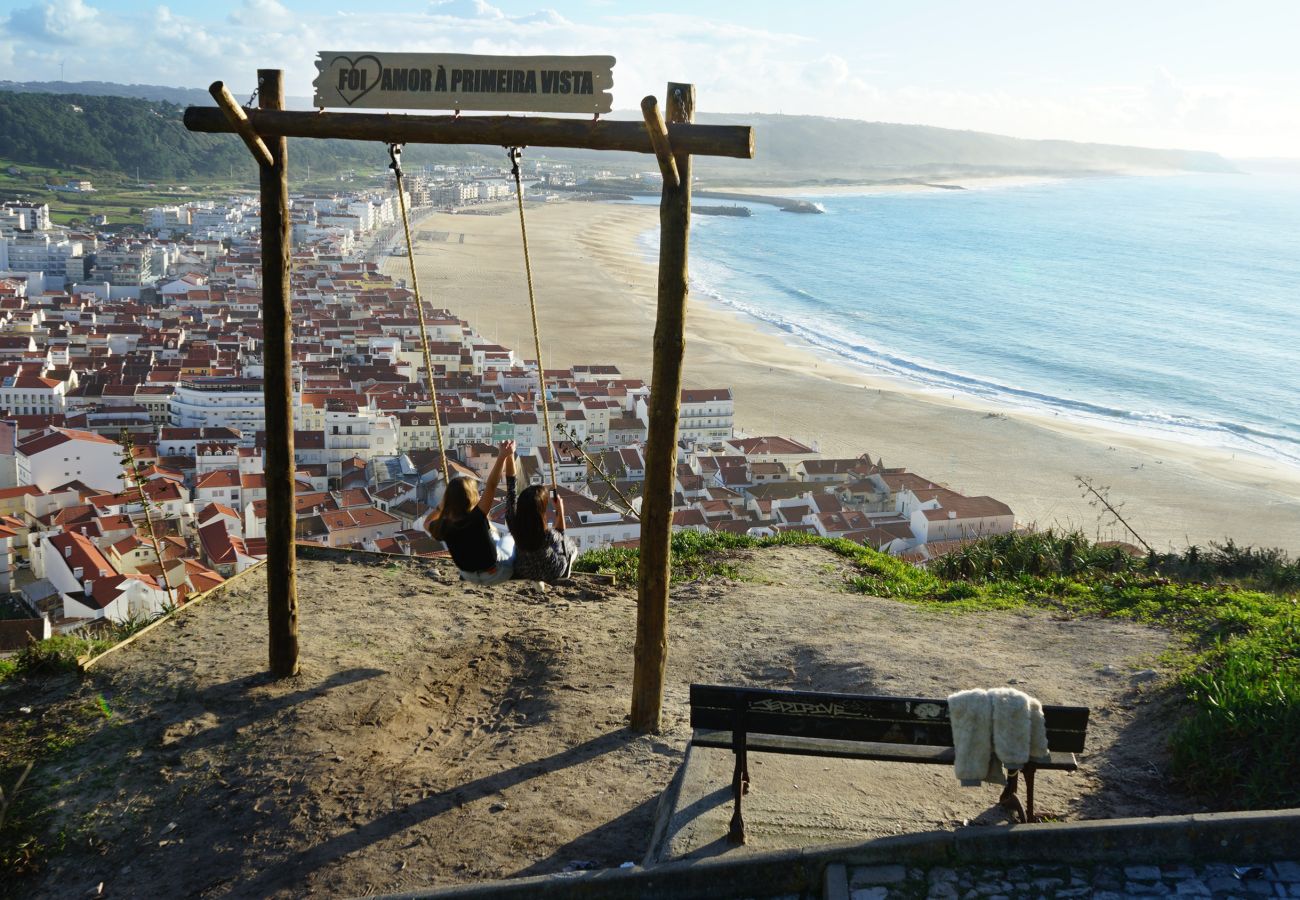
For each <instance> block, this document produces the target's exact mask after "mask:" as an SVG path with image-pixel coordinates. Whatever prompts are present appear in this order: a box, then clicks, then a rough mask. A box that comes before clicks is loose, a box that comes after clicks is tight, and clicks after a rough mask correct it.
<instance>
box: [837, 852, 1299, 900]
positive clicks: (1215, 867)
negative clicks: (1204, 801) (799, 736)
mask: <svg viewBox="0 0 1300 900" xmlns="http://www.w3.org/2000/svg"><path fill="white" fill-rule="evenodd" d="M847 882H848V883H847V888H848V890H847V897H848V898H849V900H893V898H930V900H1003V898H1005V900H1012V898H1035V900H1036V898H1039V897H1046V898H1066V897H1091V898H1094V900H1119V898H1124V897H1160V896H1174V895H1176V896H1182V897H1300V862H1296V861H1288V862H1267V863H1260V862H1241V863H1236V864H1232V863H1209V864H1205V865H1198V866H1184V865H1166V866H1157V865H1094V866H1071V865H1064V864H1061V865H1053V864H1050V863H1035V864H1022V865H1013V866H1007V867H996V866H993V867H990V866H979V867H963V868H944V867H935V868H932V869H929V870H925V869H919V868H913V867H908V866H902V865H884V866H849V867H848V869H847ZM828 888H831V886H830V885H828ZM836 896H837V892H836V891H834V890H833V889H828V890H827V892H826V894H825V898H826V900H831V898H834V897H836ZM838 896H840V897H843V896H845V894H844V893H843V892H842V891H841V892H839V893H838Z"/></svg>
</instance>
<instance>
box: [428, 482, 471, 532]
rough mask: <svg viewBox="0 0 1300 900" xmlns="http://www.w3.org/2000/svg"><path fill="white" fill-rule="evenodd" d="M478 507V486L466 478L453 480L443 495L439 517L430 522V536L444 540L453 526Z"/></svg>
mask: <svg viewBox="0 0 1300 900" xmlns="http://www.w3.org/2000/svg"><path fill="white" fill-rule="evenodd" d="M477 505H478V485H476V484H475V483H474V482H473V480H471V479H469V478H465V477H463V476H462V477H460V478H453V479H452V480H451V483H450V484H448V485H447V490H445V491H444V492H443V494H442V507H441V508H440V509H439V510H438V515H437V516H436V517H435V518H433V519H431V520H430V522H429V536H430V537H432V538H435V539H436V540H442V536H443V535H444V534H446V533H447V529H449V528H450V527H451V526H452V525H455V524H456V523H457V522H459V521H460V520H461V519H463V518H465V516H466V515H467V514H468V513H469V511H470V510H471V509H473V508H474V507H475V506H477Z"/></svg>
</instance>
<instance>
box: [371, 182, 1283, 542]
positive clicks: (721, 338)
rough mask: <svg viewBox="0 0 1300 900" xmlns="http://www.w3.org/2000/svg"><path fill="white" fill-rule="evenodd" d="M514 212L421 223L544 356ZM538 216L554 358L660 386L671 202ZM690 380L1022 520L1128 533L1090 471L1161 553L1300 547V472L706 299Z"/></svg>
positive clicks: (450, 284)
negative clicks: (1013, 393) (1071, 417)
mask: <svg viewBox="0 0 1300 900" xmlns="http://www.w3.org/2000/svg"><path fill="white" fill-rule="evenodd" d="M501 209H502V213H501V214H498V215H463V214H462V215H448V214H436V215H433V216H429V217H427V218H426V219H425V220H424V222H423V223H422V224H421V225H420V226H419V229H418V230H419V231H425V232H436V233H439V234H440V235H441V234H444V233H445V234H446V235H447V236H448V237H447V238H445V239H440V240H435V241H424V242H421V243H420V245H419V247H418V250H417V257H416V259H417V264H418V266H419V271H420V273H421V274H420V278H421V287H422V290H423V292H424V294H425V296H426V297H428V298H429V299H430V300H431V301H432V302H434V303H437V304H439V305H446V306H449V307H450V308H451V309H452V310H453V311H455V312H456V313H458V314H459V315H461V316H464V317H466V318H468V319H469V320H470V321H471V322H472V323H473V324H474V325H475V326H476V327H477V328H479V329H480V330H481V331H482V333H484V334H485V335H487V336H488V337H490V338H492V339H495V340H498V341H500V342H502V343H504V344H506V345H508V346H511V347H514V348H516V349H517V350H519V351H520V352H521V353H522V354H523V355H525V356H527V357H531V356H532V352H531V350H530V349H528V350H526V349H525V348H531V347H532V332H531V330H530V327H529V321H528V303H527V292H526V288H525V285H524V278H523V262H522V256H521V253H520V249H519V233H518V220H517V218H515V216H514V215H513V214H512V210H513V208H512V207H509V206H504V205H503V206H502V207H501ZM528 218H529V243H530V248H531V250H532V253H533V260H534V277H535V282H536V287H537V294H538V298H539V303H540V309H541V312H540V320H541V329H542V340H543V353H544V355H545V362H546V365H547V366H552V367H553V366H568V365H572V364H574V363H613V364H615V365H618V366H619V367H620V368H621V369H622V370H623V371H624V372H625V373H627V374H628V375H629V376H635V377H641V378H645V379H647V380H648V378H649V373H650V353H651V340H652V335H653V330H654V311H653V298H654V295H655V271H654V269H653V267H652V266H651V265H649V264H647V263H646V262H645V260H644V258H643V255H642V253H641V251H640V250H639V247H638V245H637V235H639V234H641V233H643V232H644V231H646V230H648V229H653V228H654V227H656V225H657V210H655V209H654V208H651V207H633V206H626V205H622V206H620V205H610V204H592V203H581V202H567V203H556V204H551V205H540V204H539V205H535V206H530V207H529V210H528ZM461 235H463V236H464V237H463V240H462V238H461ZM774 264H776V263H775V261H774ZM405 266H406V261H405V260H402V259H392V260H390V262H389V266H388V270H389V271H390V272H392V273H393V274H394V275H396V276H398V277H402V276H403V275H404V274H405ZM685 380H686V384H687V385H688V386H691V387H714V386H731V387H732V388H733V390H734V391H735V396H736V421H737V425H738V427H740V428H742V429H744V430H745V431H747V432H749V433H751V434H764V433H779V434H787V435H790V436H793V437H796V438H799V439H802V440H805V441H807V442H810V443H811V442H813V441H816V442H818V443H819V445H820V447H821V449H822V450H823V451H824V452H826V453H831V454H855V455H856V454H859V453H862V452H864V451H866V452H870V453H871V454H873V456H883V457H884V460H885V462H886V463H887V464H890V465H902V466H906V467H908V468H909V469H911V470H912V471H915V472H919V473H921V474H923V475H925V476H927V477H929V478H931V479H934V480H936V481H938V482H942V483H945V484H948V485H950V486H951V487H953V488H954V489H956V490H959V491H962V492H963V493H966V494H970V495H982V494H987V495H990V496H993V497H997V498H998V499H1000V500H1003V501H1005V502H1006V503H1008V504H1009V505H1010V506H1011V507H1012V509H1013V510H1015V512H1016V516H1017V519H1018V520H1019V521H1020V522H1022V523H1026V524H1030V523H1033V524H1037V525H1039V526H1042V527H1046V526H1049V525H1059V526H1065V527H1078V528H1081V529H1083V530H1084V531H1085V532H1086V533H1088V534H1090V535H1092V534H1097V533H1098V532H1099V530H1100V532H1101V533H1102V534H1104V535H1105V536H1114V537H1124V535H1123V533H1122V532H1120V531H1119V530H1118V529H1116V528H1113V527H1110V526H1108V525H1107V526H1105V527H1103V526H1102V523H1101V522H1100V521H1099V511H1098V510H1096V509H1094V508H1092V507H1090V506H1089V505H1088V503H1087V502H1086V501H1085V500H1084V499H1083V498H1082V497H1081V495H1080V494H1081V492H1080V490H1079V489H1078V487H1077V485H1076V483H1075V480H1074V476H1075V475H1083V476H1087V477H1088V478H1091V479H1092V480H1094V481H1095V482H1097V483H1098V484H1101V485H1109V486H1110V488H1111V494H1110V495H1111V497H1112V499H1113V500H1115V501H1118V502H1122V503H1124V504H1125V505H1124V507H1123V513H1124V515H1125V517H1126V518H1128V519H1129V520H1130V522H1131V523H1132V524H1133V526H1134V527H1135V528H1136V529H1137V530H1138V531H1139V532H1140V533H1141V534H1142V535H1143V536H1144V537H1145V538H1146V539H1147V540H1148V541H1150V542H1151V543H1153V544H1155V545H1156V546H1157V547H1159V548H1165V547H1167V546H1170V545H1173V546H1176V547H1183V546H1185V545H1186V544H1187V543H1189V542H1190V543H1195V544H1201V545H1204V544H1206V543H1207V542H1210V541H1222V540H1223V539H1224V538H1225V537H1228V536H1231V537H1232V538H1233V539H1234V540H1236V541H1237V542H1238V543H1239V544H1254V545H1263V546H1281V547H1284V548H1287V549H1289V550H1291V551H1293V552H1297V551H1300V471H1298V470H1295V469H1290V468H1287V467H1284V466H1281V465H1278V464H1275V463H1272V462H1269V461H1267V460H1262V459H1256V458H1246V457H1245V456H1244V455H1236V456H1235V457H1234V455H1233V454H1231V453H1228V452H1221V451H1217V450H1211V449H1205V448H1198V447H1193V446H1189V445H1184V444H1176V443H1173V442H1162V441H1156V440H1149V439H1145V438H1138V437H1134V436H1132V435H1126V434H1122V433H1119V432H1110V431H1101V430H1092V429H1089V428H1086V427H1083V426H1078V425H1075V424H1073V423H1070V422H1068V421H1064V420H1062V419H1060V418H1058V417H1046V418H1045V417H1036V416H1033V415H1029V414H1022V413H1015V412H1008V411H1006V410H1002V409H998V408H994V407H991V406H983V405H980V404H978V403H975V402H970V403H964V402H961V401H960V400H958V399H956V398H950V397H946V396H935V395H933V394H924V395H923V394H920V393H917V392H914V391H909V390H907V389H906V386H904V385H902V384H900V383H899V382H897V381H893V380H887V379H882V378H874V377H871V376H869V375H868V374H866V373H862V372H856V371H851V370H849V369H847V368H843V367H839V366H836V365H833V364H828V363H827V362H826V361H825V360H824V359H820V358H818V357H817V356H815V355H814V354H813V353H812V352H811V350H810V349H806V348H800V347H796V346H791V345H790V344H788V343H787V342H786V341H785V340H784V339H782V338H781V337H779V336H777V335H775V334H773V333H769V332H767V331H764V330H761V329H760V328H759V327H758V326H757V324H756V323H754V322H752V321H750V320H745V319H742V318H741V317H739V316H737V315H735V314H733V313H732V312H731V311H729V310H726V309H723V308H721V307H718V306H714V305H710V304H708V303H705V302H699V301H696V302H693V303H692V304H691V307H690V311H689V316H688V333H687V351H686V370H685ZM991 413H997V414H998V415H996V416H993V415H991Z"/></svg>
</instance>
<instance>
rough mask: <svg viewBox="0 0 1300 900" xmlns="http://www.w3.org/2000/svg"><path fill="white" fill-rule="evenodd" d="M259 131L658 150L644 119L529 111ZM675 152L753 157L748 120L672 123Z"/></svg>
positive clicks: (207, 118) (263, 113) (191, 118)
mask: <svg viewBox="0 0 1300 900" xmlns="http://www.w3.org/2000/svg"><path fill="white" fill-rule="evenodd" d="M248 121H249V123H250V124H251V126H252V130H253V132H254V133H255V134H257V135H259V136H261V137H263V138H267V137H295V138H342V139H345V140H356V141H384V142H386V143H387V142H396V143H399V144H482V145H486V146H496V147H570V148H576V149H584V150H626V151H628V152H631V153H654V152H655V147H654V144H653V143H652V142H651V140H650V135H649V134H648V133H647V132H646V126H645V123H644V122H638V121H635V120H633V121H626V122H616V121H607V120H603V119H601V120H596V121H591V120H584V119H555V118H545V117H536V118H533V117H523V116H404V115H393V114H389V113H349V112H295V111H288V110H285V111H271V110H248ZM185 127H186V128H188V129H189V130H190V131H202V132H207V133H210V134H223V133H225V134H228V133H232V132H234V131H235V130H236V129H235V127H234V126H233V125H232V124H231V122H230V121H229V120H228V119H227V118H226V116H225V114H223V113H222V111H221V110H220V109H218V108H216V107H215V106H191V107H188V108H187V109H186V110H185ZM668 142H669V143H670V144H671V145H672V150H673V153H674V154H689V155H692V156H727V157H731V158H733V159H753V158H754V129H753V128H751V127H750V126H748V125H696V124H694V123H691V122H673V123H669V125H668Z"/></svg>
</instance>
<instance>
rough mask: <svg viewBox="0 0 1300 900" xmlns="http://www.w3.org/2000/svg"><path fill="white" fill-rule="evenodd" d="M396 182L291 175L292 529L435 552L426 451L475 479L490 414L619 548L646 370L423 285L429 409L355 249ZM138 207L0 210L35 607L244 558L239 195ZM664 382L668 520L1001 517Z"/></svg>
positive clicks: (91, 611)
mask: <svg viewBox="0 0 1300 900" xmlns="http://www.w3.org/2000/svg"><path fill="white" fill-rule="evenodd" d="M560 175H561V176H562V180H563V177H568V176H566V175H564V173H560ZM411 185H412V186H411V191H412V200H413V201H420V202H426V203H433V202H439V203H441V202H448V203H466V202H471V200H473V201H474V202H478V201H479V200H484V201H486V200H491V199H494V198H499V197H500V196H501V192H502V191H503V190H505V188H504V186H503V184H502V183H501V182H500V181H499V179H498V180H496V181H494V180H493V179H492V178H491V177H490V175H489V173H487V172H475V171H468V172H459V173H454V172H449V171H442V172H433V171H431V172H425V173H420V174H418V175H417V176H416V177H413V178H412V179H411ZM453 186H457V187H455V189H454V190H453ZM471 186H474V187H473V190H471ZM395 206H396V204H395V198H394V197H393V196H392V195H391V192H390V193H388V194H384V192H383V191H362V192H357V193H353V194H346V195H345V194H339V195H330V196H311V197H298V198H295V199H294V206H293V210H294V226H293V227H294V240H295V246H294V250H293V254H294V256H293V270H292V271H293V280H292V285H291V287H292V304H293V316H294V335H293V346H292V358H293V391H294V399H295V414H294V416H295V418H294V428H295V434H294V463H295V467H296V479H295V510H296V519H297V536H298V540H299V541H301V542H304V543H315V544H320V545H323V546H328V547H334V548H344V549H349V548H350V549H356V550H369V551H377V552H385V553H402V554H419V555H436V554H439V553H441V552H442V548H441V547H440V546H439V545H437V544H436V543H435V542H434V541H433V540H432V539H430V538H429V537H428V536H427V535H426V534H424V533H423V532H421V531H420V530H419V529H418V528H416V527H415V525H416V523H417V522H418V521H420V520H421V518H422V517H423V516H424V515H425V513H426V512H427V511H428V510H429V508H430V507H431V506H433V505H435V504H436V503H437V501H438V498H439V497H440V496H441V494H442V490H443V487H444V485H443V456H444V454H445V455H446V458H447V465H448V467H449V469H450V471H451V472H452V475H453V477H457V476H464V477H470V478H478V479H482V478H484V477H486V474H487V472H488V471H489V470H490V469H491V467H492V464H493V461H494V458H495V452H496V451H495V447H496V446H497V445H498V444H499V443H500V442H501V441H503V440H507V439H509V440H513V441H515V442H516V444H517V447H518V453H519V455H520V478H521V480H522V482H523V483H525V484H529V483H531V484H543V483H550V482H551V481H552V480H554V481H555V482H557V483H558V484H559V485H560V490H561V491H562V492H563V495H564V498H565V510H566V525H567V532H568V534H569V536H570V537H571V538H572V539H573V541H574V542H575V543H576V544H577V545H578V547H579V549H580V550H583V551H586V550H592V549H599V548H603V547H610V546H632V545H635V544H636V543H637V541H638V540H639V537H640V523H639V519H638V510H639V507H640V496H641V493H642V491H641V488H642V485H643V484H644V479H645V458H644V444H645V440H646V438H647V432H648V420H649V412H648V410H649V397H650V389H649V386H648V385H647V384H645V382H644V381H642V380H641V379H639V378H635V377H630V375H629V373H624V372H621V371H619V369H618V368H616V367H614V366H610V365H604V364H601V361H599V360H593V361H591V362H590V363H589V364H583V365H578V366H574V367H572V368H570V369H563V370H547V371H546V372H545V385H544V387H543V386H542V385H541V384H540V383H539V377H538V372H537V366H536V363H535V362H534V361H532V360H529V359H527V358H526V355H525V354H519V353H516V352H515V350H514V349H513V348H510V347H505V346H501V345H500V344H497V343H496V342H494V341H490V340H488V339H487V338H486V337H484V336H483V335H482V334H480V333H479V332H478V331H477V330H476V329H475V325H474V323H472V322H470V321H467V320H465V319H462V318H460V317H459V316H458V315H457V313H456V311H454V310H451V309H442V310H433V311H429V313H428V315H427V317H426V334H427V338H428V340H429V342H430V351H431V353H430V355H431V357H432V363H433V366H434V368H435V375H434V377H435V378H436V379H437V391H436V395H437V404H436V406H435V404H434V402H433V394H432V393H431V391H430V390H429V387H430V385H429V384H428V378H429V376H428V374H427V373H426V372H425V371H424V365H423V353H422V348H421V340H420V338H421V336H420V325H419V318H418V316H417V314H416V309H415V300H414V296H413V294H412V293H411V291H410V290H409V289H407V288H406V287H405V286H404V285H403V284H401V283H399V282H398V281H397V280H395V279H394V278H392V277H389V276H388V275H385V274H384V273H383V271H382V270H381V265H380V262H379V261H378V259H377V255H376V252H375V250H376V248H377V247H379V248H382V247H383V246H385V245H386V242H389V243H390V242H391V240H392V234H393V226H394V221H395V220H394V216H395ZM142 222H143V225H144V226H145V227H146V228H147V229H148V232H146V233H143V234H142V233H136V234H133V235H125V236H124V235H120V234H115V235H107V234H105V235H93V234H92V235H85V236H74V235H72V234H70V233H65V232H62V231H60V230H58V229H56V228H55V227H54V226H52V225H51V223H50V222H49V215H48V209H46V208H44V207H41V206H31V205H22V204H6V205H4V207H3V209H0V235H3V238H2V240H3V241H4V245H3V246H4V247H5V248H6V249H5V252H6V253H8V257H0V270H4V269H5V266H4V265H3V263H4V259H6V258H7V259H8V260H9V261H10V262H14V261H19V262H20V263H21V265H20V266H18V267H17V268H15V267H12V266H10V267H9V271H8V273H7V274H5V273H4V272H3V271H0V592H8V593H9V594H10V595H11V596H14V597H20V598H22V599H21V601H19V602H21V603H22V604H23V606H24V607H25V609H26V610H27V611H28V612H29V613H30V614H31V616H32V617H33V621H36V620H38V619H39V620H43V621H44V623H45V624H44V625H42V626H41V629H38V630H50V631H56V632H57V631H70V630H76V629H79V628H85V627H89V626H92V625H94V623H96V622H102V621H105V620H110V621H118V622H121V621H127V620H130V619H138V618H143V617H148V616H152V615H155V614H156V613H157V612H159V611H160V610H162V609H164V608H166V607H167V606H168V605H169V604H172V603H181V602H184V601H185V599H186V598H187V597H189V596H192V595H193V594H195V593H197V592H200V591H203V590H207V589H209V588H211V587H213V586H214V585H217V584H220V583H221V581H222V579H224V578H228V577H232V576H234V575H236V574H238V573H240V572H243V571H245V570H247V569H248V568H250V567H251V566H254V565H256V564H257V563H258V562H259V561H260V560H261V559H262V558H264V556H265V537H266V485H265V474H264V469H263V466H264V456H265V448H266V440H267V438H266V433H265V425H266V419H265V411H264V404H263V397H262V378H263V370H262V341H263V332H262V323H261V319H260V311H261V291H260V280H261V272H260V261H259V258H258V248H257V246H256V242H255V233H254V230H255V228H256V208H255V206H253V205H252V203H251V202H250V201H249V200H247V199H235V200H231V201H228V202H224V203H218V202H202V203H194V204H188V205H184V206H181V205H178V206H169V207H159V208H156V209H151V210H146V211H145V213H144V215H143V217H142ZM381 255H382V254H381ZM87 266H88V268H87ZM86 279H89V280H86ZM680 400H681V412H682V414H681V430H680V434H679V440H680V445H679V451H678V459H679V465H678V470H677V478H676V482H675V484H674V523H675V527H677V528H679V529H692V530H698V531H727V532H731V533H737V534H752V535H771V534H778V533H780V532H783V531H800V532H806V533H815V534H820V535H825V536H829V537H841V538H846V539H849V540H853V541H857V542H859V543H865V544H868V545H870V546H872V547H874V548H876V549H884V550H887V551H889V552H895V553H901V554H907V555H909V556H910V557H911V558H915V559H918V560H922V561H923V560H925V559H927V558H929V557H930V556H932V555H933V554H934V553H936V552H941V550H942V549H943V548H946V547H951V546H953V545H955V544H958V543H960V542H962V541H965V540H970V539H974V538H976V537H979V536H983V535H985V534H993V533H1002V532H1005V531H1008V530H1010V529H1011V528H1012V527H1013V525H1014V521H1013V516H1012V514H1011V511H1010V510H1009V509H1008V508H1006V506H1005V505H1004V504H1001V503H999V502H998V501H996V500H993V499H992V498H987V497H975V498H970V497H964V496H963V495H961V494H959V493H957V492H955V491H952V490H950V489H948V488H947V487H945V486H942V485H934V484H931V483H930V482H928V481H927V480H926V479H924V478H923V477H921V476H918V475H915V474H912V473H908V472H907V471H906V470H903V469H886V468H883V467H882V466H881V465H880V463H879V461H878V460H877V461H873V460H872V459H871V458H870V456H868V455H866V454H865V453H864V454H863V455H861V456H859V457H853V458H845V459H826V458H823V457H822V455H821V454H820V453H819V452H818V450H817V448H816V445H815V444H807V443H803V442H801V441H798V440H795V439H793V438H791V437H788V436H782V435H744V434H741V433H738V432H737V429H736V422H735V401H734V397H733V394H732V391H731V389H730V388H728V387H726V386H712V387H710V386H702V387H692V388H689V389H686V390H684V391H683V392H682V395H681V398H680ZM543 404H545V407H543ZM543 410H545V412H546V413H547V415H548V416H549V418H550V420H551V421H552V422H553V423H554V426H555V433H554V434H553V435H552V438H553V443H551V444H550V445H548V442H547V436H546V434H545V429H544V427H543ZM128 437H129V439H130V445H131V449H130V451H129V452H128V451H127V449H126V441H125V438H128ZM137 482H138V483H137ZM495 514H496V515H497V516H498V517H499V518H500V517H501V514H502V510H500V509H498V510H497V511H496V512H495Z"/></svg>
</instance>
